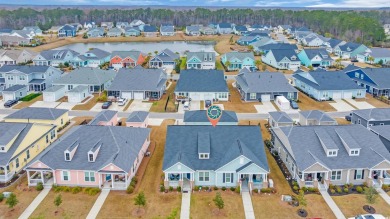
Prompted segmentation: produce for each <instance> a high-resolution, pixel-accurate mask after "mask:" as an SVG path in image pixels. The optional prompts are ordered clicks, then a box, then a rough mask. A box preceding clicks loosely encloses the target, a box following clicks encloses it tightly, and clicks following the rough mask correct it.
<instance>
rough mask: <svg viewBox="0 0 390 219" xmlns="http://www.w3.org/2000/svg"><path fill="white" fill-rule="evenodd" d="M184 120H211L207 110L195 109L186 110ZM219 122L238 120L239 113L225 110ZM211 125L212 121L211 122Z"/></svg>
mask: <svg viewBox="0 0 390 219" xmlns="http://www.w3.org/2000/svg"><path fill="white" fill-rule="evenodd" d="M183 121H184V122H202V123H204V122H209V119H208V117H207V113H206V110H193V111H185V112H184V120H183ZM219 122H238V118H237V114H236V112H234V111H228V110H223V111H222V116H221V118H220V119H219ZM210 125H211V123H210Z"/></svg>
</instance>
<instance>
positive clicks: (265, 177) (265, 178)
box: [264, 173, 268, 182]
mask: <svg viewBox="0 0 390 219" xmlns="http://www.w3.org/2000/svg"><path fill="white" fill-rule="evenodd" d="M264 181H265V182H268V177H267V174H266V173H264Z"/></svg>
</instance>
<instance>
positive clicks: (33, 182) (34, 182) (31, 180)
mask: <svg viewBox="0 0 390 219" xmlns="http://www.w3.org/2000/svg"><path fill="white" fill-rule="evenodd" d="M40 182H42V179H30V181H29V184H30V185H38V183H40Z"/></svg>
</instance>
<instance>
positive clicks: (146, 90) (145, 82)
mask: <svg viewBox="0 0 390 219" xmlns="http://www.w3.org/2000/svg"><path fill="white" fill-rule="evenodd" d="M166 82H167V75H166V74H165V72H164V71H163V70H161V69H145V68H142V67H141V66H136V67H134V68H133V69H129V68H121V69H119V71H118V74H117V75H116V77H115V80H114V81H113V82H112V85H111V86H110V88H108V96H113V97H121V98H127V99H135V100H159V99H160V98H161V97H162V95H163V94H164V92H165V90H166Z"/></svg>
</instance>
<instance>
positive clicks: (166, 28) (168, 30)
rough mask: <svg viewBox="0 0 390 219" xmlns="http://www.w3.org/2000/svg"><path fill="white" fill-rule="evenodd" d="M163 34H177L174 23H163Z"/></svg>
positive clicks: (161, 28)
mask: <svg viewBox="0 0 390 219" xmlns="http://www.w3.org/2000/svg"><path fill="white" fill-rule="evenodd" d="M160 34H161V36H175V27H174V26H173V25H172V24H161V26H160Z"/></svg>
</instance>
